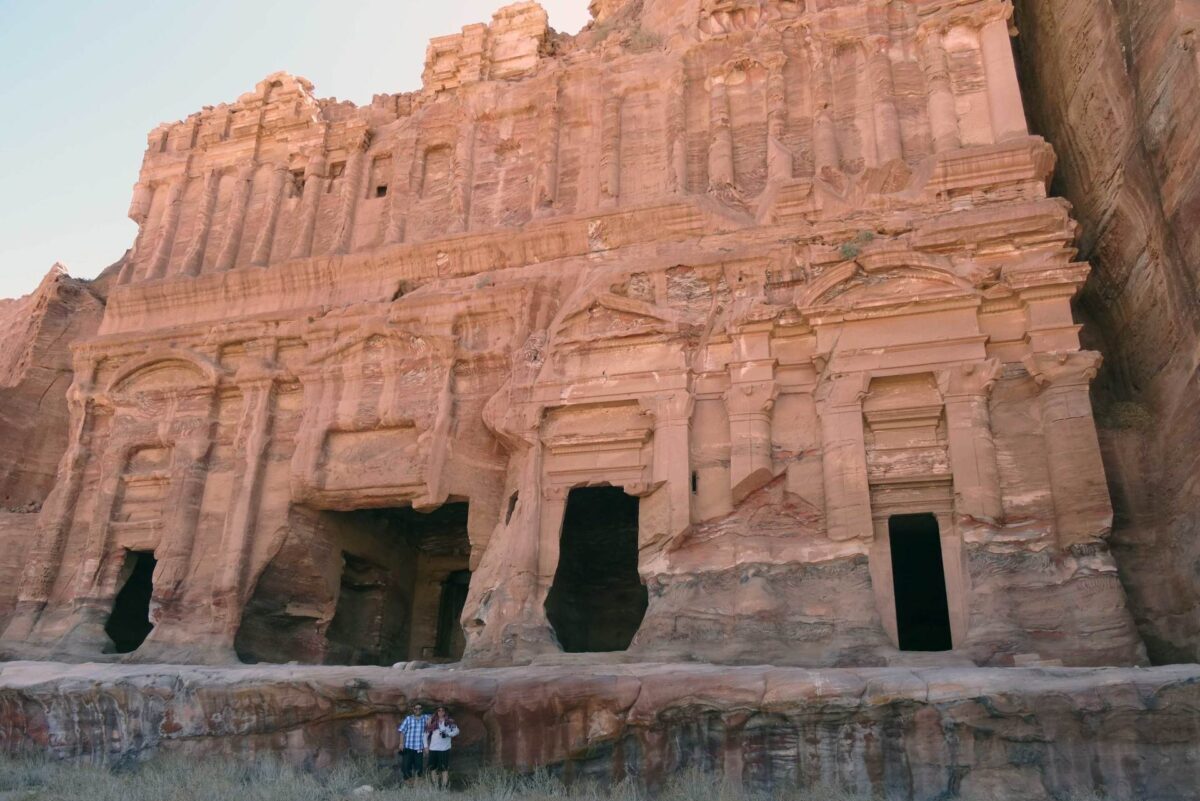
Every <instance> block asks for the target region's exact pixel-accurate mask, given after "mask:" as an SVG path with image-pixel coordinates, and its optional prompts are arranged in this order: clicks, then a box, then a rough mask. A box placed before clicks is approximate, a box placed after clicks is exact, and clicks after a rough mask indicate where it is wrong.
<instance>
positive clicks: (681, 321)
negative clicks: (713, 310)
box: [554, 292, 694, 345]
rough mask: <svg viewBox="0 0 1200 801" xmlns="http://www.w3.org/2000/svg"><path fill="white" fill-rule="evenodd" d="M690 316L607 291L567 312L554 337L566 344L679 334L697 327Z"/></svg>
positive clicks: (600, 342) (557, 342)
mask: <svg viewBox="0 0 1200 801" xmlns="http://www.w3.org/2000/svg"><path fill="white" fill-rule="evenodd" d="M687 317H688V316H687V314H686V313H685V312H681V311H677V310H675V309H670V308H663V307H661V306H655V305H654V304H652V303H647V302H646V301H643V300H638V299H636V298H630V297H624V296H621V295H616V294H613V293H611V292H605V293H601V294H598V295H595V296H593V297H592V298H591V299H590V300H589V301H587V302H586V303H584V304H583V305H581V306H580V307H579V308H578V309H576V310H575V311H573V312H571V313H569V314H567V315H565V316H564V317H563V318H562V319H561V320H560V321H559V323H558V325H557V326H556V327H555V329H554V339H555V341H556V344H560V345H564V344H589V343H596V344H603V343H606V342H610V341H612V340H614V339H626V338H630V337H661V336H676V335H679V334H683V333H687V332H688V331H689V330H691V329H692V328H693V327H694V326H693V325H692V324H690V322H689V321H688V319H687Z"/></svg>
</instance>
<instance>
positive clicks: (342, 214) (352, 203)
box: [332, 131, 371, 254]
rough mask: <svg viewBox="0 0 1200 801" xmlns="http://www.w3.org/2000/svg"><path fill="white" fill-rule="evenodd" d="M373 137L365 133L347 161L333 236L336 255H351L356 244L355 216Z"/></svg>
mask: <svg viewBox="0 0 1200 801" xmlns="http://www.w3.org/2000/svg"><path fill="white" fill-rule="evenodd" d="M370 145H371V135H370V133H369V132H367V131H364V132H363V133H362V134H361V135H360V136H359V137H358V139H357V140H356V141H355V142H354V144H353V147H352V149H351V151H350V157H349V158H348V159H347V160H346V178H345V180H344V181H342V196H341V198H340V200H341V208H340V210H339V211H338V223H337V228H336V229H335V231H334V234H333V247H332V252H333V253H334V254H341V253H349V252H350V248H351V247H352V246H353V244H354V215H355V212H356V211H357V210H358V204H359V202H360V201H361V200H362V195H363V181H364V180H365V178H366V175H365V173H366V166H367V164H366V162H367V148H368V147H370Z"/></svg>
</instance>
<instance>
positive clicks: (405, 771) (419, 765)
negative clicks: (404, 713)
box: [396, 703, 429, 781]
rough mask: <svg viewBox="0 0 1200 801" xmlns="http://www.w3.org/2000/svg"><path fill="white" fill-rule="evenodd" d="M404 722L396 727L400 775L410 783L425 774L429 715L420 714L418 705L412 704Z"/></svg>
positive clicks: (420, 710)
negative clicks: (398, 742)
mask: <svg viewBox="0 0 1200 801" xmlns="http://www.w3.org/2000/svg"><path fill="white" fill-rule="evenodd" d="M411 710H412V711H411V712H410V713H409V715H408V717H406V718H405V719H404V722H403V723H401V724H400V725H399V726H397V727H396V731H398V732H400V736H401V738H402V740H401V742H400V773H401V775H403V776H404V778H405V780H406V781H411V780H413V779H416V778H418V777H420V776H421V775H423V774H424V773H425V725H426V724H427V723H429V715H424V714H422V707H421V705H420V704H419V703H417V704H413V705H412V707H411Z"/></svg>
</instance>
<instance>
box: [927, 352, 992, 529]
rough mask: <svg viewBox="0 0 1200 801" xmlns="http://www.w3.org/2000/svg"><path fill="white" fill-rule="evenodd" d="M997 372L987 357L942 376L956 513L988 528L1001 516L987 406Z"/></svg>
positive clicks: (989, 413)
mask: <svg viewBox="0 0 1200 801" xmlns="http://www.w3.org/2000/svg"><path fill="white" fill-rule="evenodd" d="M999 374H1000V362H999V361H998V360H996V359H990V360H988V361H986V362H982V363H979V364H964V365H960V366H958V367H954V368H951V369H950V370H947V371H946V372H945V373H944V374H943V376H942V378H943V381H944V390H943V392H944V397H945V404H946V428H947V436H948V440H949V442H948V445H949V449H950V469H951V470H952V472H953V474H954V496H955V501H954V503H955V510H956V511H957V513H958V514H959V515H960V516H965V517H971V518H974V519H976V520H983V521H985V522H988V523H992V524H996V523H998V522H1000V520H1001V518H1002V517H1003V514H1004V510H1003V506H1002V503H1001V493H1000V472H999V468H998V467H997V465H996V443H995V441H994V440H993V439H992V426H991V412H990V411H989V408H988V402H989V398H990V396H991V391H992V387H993V386H995V383H996V379H997V377H998V376H999Z"/></svg>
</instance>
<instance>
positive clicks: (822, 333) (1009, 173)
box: [0, 0, 1146, 667]
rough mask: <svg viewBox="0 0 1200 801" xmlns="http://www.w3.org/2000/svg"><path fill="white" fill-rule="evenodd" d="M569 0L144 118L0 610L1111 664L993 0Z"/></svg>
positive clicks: (61, 631) (233, 642) (1136, 643)
mask: <svg viewBox="0 0 1200 801" xmlns="http://www.w3.org/2000/svg"><path fill="white" fill-rule="evenodd" d="M593 10H594V13H595V14H596V17H597V18H596V20H595V21H594V22H593V23H592V24H591V25H589V26H588V27H587V28H585V29H584V30H583V31H582V32H580V33H579V34H578V35H576V36H565V35H562V34H559V33H557V32H555V31H552V30H551V29H549V28H548V27H547V23H546V15H545V13H544V11H542V10H541V9H540V7H538V6H537V5H536V4H534V3H518V4H516V5H513V6H509V7H507V8H505V9H502V10H501V11H499V12H497V13H496V15H495V16H494V17H493V19H492V22H491V23H490V24H489V25H474V26H467V27H466V28H464V29H463V30H462V31H461V32H460V33H458V34H454V35H451V36H445V37H440V38H438V39H435V40H434V41H433V42H432V43H431V44H430V47H429V51H428V54H427V59H426V67H425V71H424V76H423V78H424V85H423V88H422V89H421V90H420V91H418V92H414V93H410V94H402V95H379V96H377V97H376V98H375V99H374V100H373V101H372V103H371V104H370V105H369V106H365V107H361V108H359V107H355V106H354V105H353V104H350V103H342V102H338V101H335V100H320V99H318V98H316V96H315V95H314V94H313V87H312V84H310V83H309V82H308V81H306V80H304V79H302V78H297V77H294V76H291V75H287V74H284V73H279V74H275V75H271V76H268V77H267V78H266V79H264V80H263V81H261V82H260V83H259V84H258V85H257V86H256V87H255V89H254V90H253V91H251V92H249V93H247V94H245V95H243V96H242V97H240V98H238V99H237V100H236V101H235V102H233V103H228V104H221V105H218V106H215V107H211V108H207V109H206V110H204V111H202V112H199V113H197V114H195V115H192V116H191V117H189V118H188V119H186V120H184V121H181V122H177V123H171V124H165V125H162V126H159V127H158V128H156V129H155V130H154V131H153V132H151V134H150V137H149V140H148V148H147V152H146V156H145V160H144V162H143V165H142V170H141V174H140V176H139V180H138V183H137V186H136V187H135V190H134V197H133V201H132V204H131V207H130V216H131V217H132V218H133V219H134V221H135V222H137V223H138V226H139V233H138V236H137V240H136V242H135V244H134V247H133V249H132V252H131V253H130V254H129V256H128V258H127V259H125V260H124V262H123V263H122V265H121V267H120V272H119V275H118V276H117V278H116V280H115V282H114V283H115V284H116V286H114V287H113V288H112V291H111V294H110V295H109V297H108V302H107V305H106V307H105V309H104V317H103V322H102V323H101V325H100V328H99V330H98V331H97V332H96V333H95V334H94V335H87V336H83V337H81V338H79V339H78V340H77V341H76V342H75V344H74V346H73V356H74V383H73V384H72V386H71V390H70V392H69V394H68V396H67V397H68V401H69V408H70V414H71V418H70V426H69V429H68V430H69V437H68V445H67V450H66V453H65V455H64V457H63V459H62V461H61V464H60V468H59V472H58V477H57V482H56V483H55V486H54V489H53V492H51V493H50V496H49V497H48V499H47V501H46V504H45V507H44V509H43V510H42V512H41V514H40V516H39V518H38V523H37V525H38V528H37V532H36V534H35V535H34V536H32V537H31V538H29V548H28V556H27V557H26V559H25V564H24V571H23V576H22V578H21V581H20V585H19V590H18V594H17V600H16V602H15V604H13V605H12V611H11V613H9V614H7V615H5V618H6V619H3V618H0V623H2V624H3V626H2V628H3V635H2V639H0V643H2V646H0V647H3V648H4V649H5V651H6V652H7V653H9V654H10V655H24V656H37V657H57V658H65V659H88V660H95V659H117V658H121V659H125V660H131V661H146V662H154V661H186V662H200V663H229V662H233V661H235V660H237V659H238V658H241V659H242V660H245V661H279V662H283V661H291V660H297V661H301V662H314V663H321V662H324V663H345V664H390V663H392V662H396V661H402V660H423V661H450V660H455V659H458V658H460V657H461V658H463V659H465V660H466V661H467V662H468V663H470V664H473V665H506V664H520V663H527V662H531V661H535V660H536V661H539V662H540V663H542V664H548V663H554V662H556V661H558V662H565V663H568V664H574V663H576V662H577V661H579V660H580V659H583V660H584V661H595V660H597V659H602V658H603V659H609V660H616V661H622V660H703V661H708V662H714V663H728V664H746V663H762V662H770V663H774V664H780V665H801V666H809V667H817V666H851V665H855V666H866V665H892V664H914V663H916V664H925V663H929V662H930V661H931V660H932V661H934V662H938V661H940V662H944V663H949V664H979V665H1013V664H1038V663H1061V664H1067V665H1136V664H1142V663H1144V662H1145V661H1146V657H1145V653H1144V648H1143V645H1142V643H1141V640H1140V638H1139V636H1138V633H1137V631H1136V629H1135V627H1134V622H1133V618H1132V616H1131V614H1130V612H1129V610H1128V609H1127V605H1126V600H1125V594H1124V589H1123V588H1122V585H1121V583H1120V581H1119V580H1118V574H1117V569H1116V564H1115V562H1114V559H1113V556H1112V554H1111V553H1110V551H1109V547H1108V544H1107V540H1108V537H1109V533H1110V530H1111V527H1112V509H1111V506H1110V502H1109V498H1108V493H1107V486H1106V481H1105V475H1104V469H1103V465H1102V462H1101V451H1100V446H1099V442H1098V439H1097V434H1096V427H1095V424H1094V421H1093V418H1092V412H1091V405H1090V400H1089V396H1088V390H1089V386H1090V382H1091V380H1092V379H1093V378H1094V377H1095V375H1096V374H1097V371H1098V369H1099V368H1100V364H1101V360H1100V356H1099V354H1097V353H1095V352H1092V351H1088V350H1084V349H1082V348H1081V345H1080V341H1079V336H1078V328H1079V327H1078V325H1077V324H1076V322H1075V320H1074V318H1073V316H1072V311H1071V300H1072V298H1073V297H1074V296H1075V295H1076V293H1077V292H1078V290H1079V288H1080V286H1081V285H1082V284H1083V282H1084V280H1085V278H1086V277H1087V275H1088V266H1087V265H1086V264H1084V263H1081V262H1079V261H1077V260H1076V258H1075V257H1076V250H1075V247H1074V241H1075V238H1076V224H1075V223H1074V221H1073V220H1072V219H1071V216H1070V213H1069V208H1068V206H1067V205H1066V204H1065V203H1064V202H1063V201H1060V200H1057V199H1055V198H1053V197H1050V196H1049V194H1048V192H1047V185H1048V183H1049V181H1050V178H1051V175H1052V169H1053V166H1054V154H1053V152H1052V151H1051V148H1050V146H1049V145H1048V144H1047V143H1046V142H1045V141H1044V140H1042V139H1041V138H1040V137H1037V136H1033V135H1030V134H1029V132H1028V130H1027V128H1026V124H1025V118H1024V112H1023V109H1022V106H1021V98H1020V93H1019V89H1018V85H1017V73H1016V68H1015V65H1014V61H1013V55H1012V50H1011V47H1010V44H1009V16H1010V14H1011V8H1010V6H1009V5H1008V4H1007V3H1005V2H1000V0H980V1H978V2H965V0H964V1H963V2H932V1H927V0H908V1H907V2H899V3H891V4H887V5H880V4H877V3H868V2H860V1H857V0H856V1H855V2H849V1H848V0H847V1H846V2H824V3H819V4H815V5H814V4H805V3H800V2H788V1H787V0H702V1H700V0H691V1H690V2H679V1H678V0H645V1H644V2H641V3H638V2H628V3H621V2H615V1H614V2H597V3H595V4H594V9H593ZM0 609H2V607H0ZM596 652H603V653H605V654H607V656H603V657H600V656H589V657H577V656H574V655H573V654H575V653H584V654H594V653H596ZM927 652H935V653H933V654H930V653H927Z"/></svg>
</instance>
